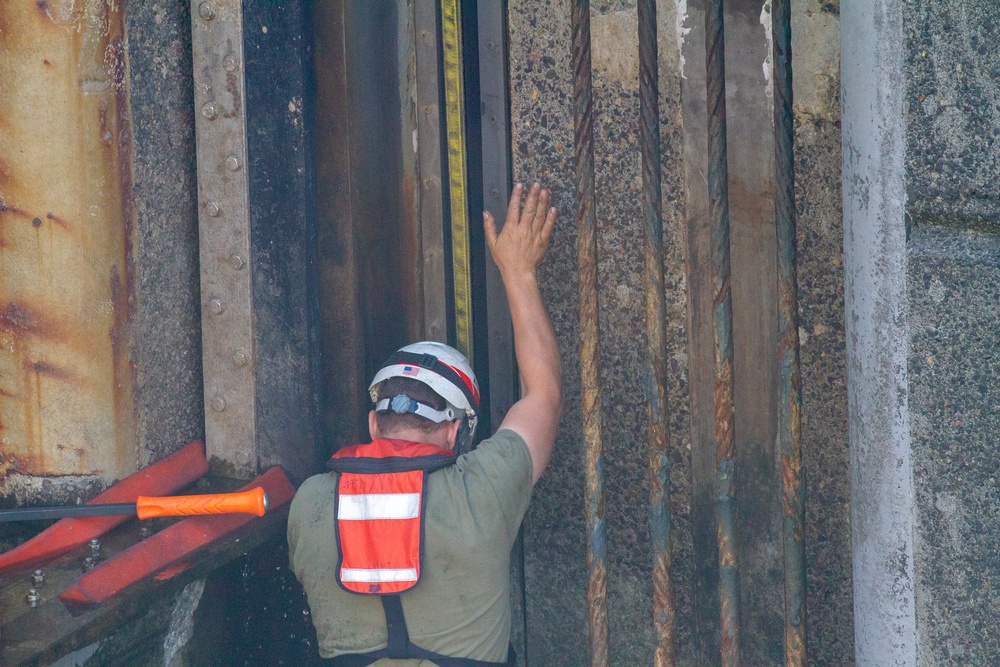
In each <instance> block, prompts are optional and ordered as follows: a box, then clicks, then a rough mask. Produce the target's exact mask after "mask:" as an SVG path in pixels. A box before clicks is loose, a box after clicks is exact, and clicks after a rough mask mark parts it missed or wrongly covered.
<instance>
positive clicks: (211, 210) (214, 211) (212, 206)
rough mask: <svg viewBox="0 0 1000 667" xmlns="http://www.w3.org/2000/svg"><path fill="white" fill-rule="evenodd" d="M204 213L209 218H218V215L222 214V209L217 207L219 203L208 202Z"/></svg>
mask: <svg viewBox="0 0 1000 667" xmlns="http://www.w3.org/2000/svg"><path fill="white" fill-rule="evenodd" d="M205 212H206V213H208V215H209V217H212V218H218V217H219V214H220V213H222V207H221V206H219V202H217V201H210V202H208V203H207V204H205Z"/></svg>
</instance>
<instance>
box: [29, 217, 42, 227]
mask: <svg viewBox="0 0 1000 667" xmlns="http://www.w3.org/2000/svg"><path fill="white" fill-rule="evenodd" d="M31 224H33V225H34V226H35V227H41V226H42V219H41V218H35V219H34V220H32V221H31Z"/></svg>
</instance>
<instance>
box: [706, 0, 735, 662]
mask: <svg viewBox="0 0 1000 667" xmlns="http://www.w3.org/2000/svg"><path fill="white" fill-rule="evenodd" d="M723 11H724V10H723V0H712V1H711V2H709V3H708V4H707V6H706V8H705V55H706V81H707V93H708V95H707V104H708V197H709V203H708V206H709V223H710V225H711V246H712V311H713V338H714V343H715V438H716V454H715V458H716V465H717V473H718V484H719V495H718V499H717V502H716V513H717V516H718V542H719V611H720V621H721V629H722V665H723V667H739V666H740V664H741V662H742V658H741V651H740V579H739V558H738V545H737V535H736V496H735V492H736V489H735V474H736V442H735V437H734V416H735V411H734V406H733V320H732V295H731V291H730V260H729V173H728V165H727V156H726V64H725V30H724V15H723Z"/></svg>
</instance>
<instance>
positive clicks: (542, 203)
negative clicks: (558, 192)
mask: <svg viewBox="0 0 1000 667" xmlns="http://www.w3.org/2000/svg"><path fill="white" fill-rule="evenodd" d="M548 205H549V191H548V190H542V191H541V192H539V193H538V208H536V209H535V217H534V218H533V219H532V221H531V228H532V229H533V230H534V231H535V232H536V233H540V232H541V231H542V225H543V224H544V223H545V216H546V212H547V211H548Z"/></svg>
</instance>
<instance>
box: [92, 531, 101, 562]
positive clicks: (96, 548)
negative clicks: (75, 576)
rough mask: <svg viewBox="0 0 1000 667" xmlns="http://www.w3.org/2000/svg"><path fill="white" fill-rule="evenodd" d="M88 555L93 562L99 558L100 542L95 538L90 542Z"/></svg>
mask: <svg viewBox="0 0 1000 667" xmlns="http://www.w3.org/2000/svg"><path fill="white" fill-rule="evenodd" d="M90 555H91V556H93V558H94V560H97V559H98V558H100V557H101V541H100V540H99V539H97V538H96V537H95V538H94V539H92V540H91V541H90Z"/></svg>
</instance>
